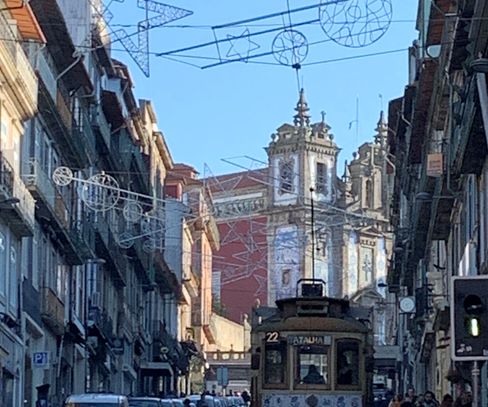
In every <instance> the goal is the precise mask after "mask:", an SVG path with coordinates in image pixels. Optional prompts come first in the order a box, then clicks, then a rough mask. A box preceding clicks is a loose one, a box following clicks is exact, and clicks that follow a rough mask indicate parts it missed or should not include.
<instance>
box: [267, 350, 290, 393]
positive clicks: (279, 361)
mask: <svg viewBox="0 0 488 407" xmlns="http://www.w3.org/2000/svg"><path fill="white" fill-rule="evenodd" d="M286 365H287V364H286V342H283V341H280V342H277V343H267V344H266V346H265V351H264V383H265V384H267V385H271V386H272V385H277V384H278V385H279V384H285V372H286Z"/></svg>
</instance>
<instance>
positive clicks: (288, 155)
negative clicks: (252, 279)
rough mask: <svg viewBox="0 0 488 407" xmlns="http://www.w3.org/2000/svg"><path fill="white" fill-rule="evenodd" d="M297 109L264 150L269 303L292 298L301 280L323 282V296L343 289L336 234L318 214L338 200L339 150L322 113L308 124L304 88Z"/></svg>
mask: <svg viewBox="0 0 488 407" xmlns="http://www.w3.org/2000/svg"><path fill="white" fill-rule="evenodd" d="M295 110H296V114H295V115H294V120H293V124H283V125H282V126H281V127H279V128H278V129H277V131H276V133H275V134H273V135H272V141H271V142H270V144H269V146H268V147H267V148H266V151H267V153H268V163H269V167H268V171H269V190H268V233H267V236H268V304H273V303H274V301H275V300H276V299H279V298H285V297H291V296H295V294H296V288H297V281H298V280H299V279H300V278H312V277H315V278H321V279H323V280H324V281H325V282H326V283H327V285H326V293H324V294H327V295H331V296H336V295H339V294H340V289H341V287H340V284H339V283H338V281H337V278H338V277H337V276H338V275H339V270H340V267H341V265H340V264H337V263H336V262H334V259H335V258H336V259H339V258H341V256H340V255H338V256H334V251H335V247H334V244H333V242H334V231H333V229H331V228H329V227H328V224H327V221H326V220H325V221H324V216H323V215H321V213H322V212H323V211H324V208H326V207H330V206H334V205H335V203H336V200H337V199H338V195H339V194H338V184H337V176H336V170H337V168H336V167H337V162H336V160H337V155H338V153H339V148H338V147H337V145H336V143H335V142H334V141H333V136H332V134H331V133H330V127H329V126H328V125H327V124H326V123H325V117H324V114H323V115H322V120H321V121H320V122H319V123H315V124H311V121H310V114H309V107H308V104H307V101H306V100H305V94H304V91H303V89H302V90H301V91H300V97H299V100H298V103H297V106H296V108H295ZM312 200H313V204H314V208H315V216H314V222H313V223H314V228H313V231H312V216H311V204H312ZM312 236H314V237H315V239H314V240H312ZM339 253H340V252H339ZM339 263H340V262H339Z"/></svg>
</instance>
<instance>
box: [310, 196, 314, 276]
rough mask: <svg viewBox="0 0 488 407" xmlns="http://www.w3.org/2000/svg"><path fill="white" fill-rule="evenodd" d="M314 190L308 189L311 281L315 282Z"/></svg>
mask: <svg viewBox="0 0 488 407" xmlns="http://www.w3.org/2000/svg"><path fill="white" fill-rule="evenodd" d="M314 191H315V190H314V188H313V187H310V209H311V215H312V220H311V222H312V279H314V280H315V225H314V213H313V193H314Z"/></svg>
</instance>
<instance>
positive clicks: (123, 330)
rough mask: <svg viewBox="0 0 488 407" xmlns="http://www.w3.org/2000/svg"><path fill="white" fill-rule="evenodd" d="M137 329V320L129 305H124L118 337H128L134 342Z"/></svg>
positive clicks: (120, 315) (120, 314)
mask: <svg viewBox="0 0 488 407" xmlns="http://www.w3.org/2000/svg"><path fill="white" fill-rule="evenodd" d="M136 327H137V318H136V315H135V313H134V312H133V311H132V310H131V308H130V307H129V305H128V304H126V303H124V304H123V306H122V310H121V311H119V319H118V327H117V335H118V337H120V338H122V337H124V336H125V337H127V338H128V339H129V341H130V342H132V340H133V337H134V334H135V332H136Z"/></svg>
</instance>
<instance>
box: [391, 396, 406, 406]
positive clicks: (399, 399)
mask: <svg viewBox="0 0 488 407" xmlns="http://www.w3.org/2000/svg"><path fill="white" fill-rule="evenodd" d="M402 400H403V397H402V395H401V394H397V395H395V396H394V397H393V398H392V399H391V401H390V404H388V407H400V406H401V403H402Z"/></svg>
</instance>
